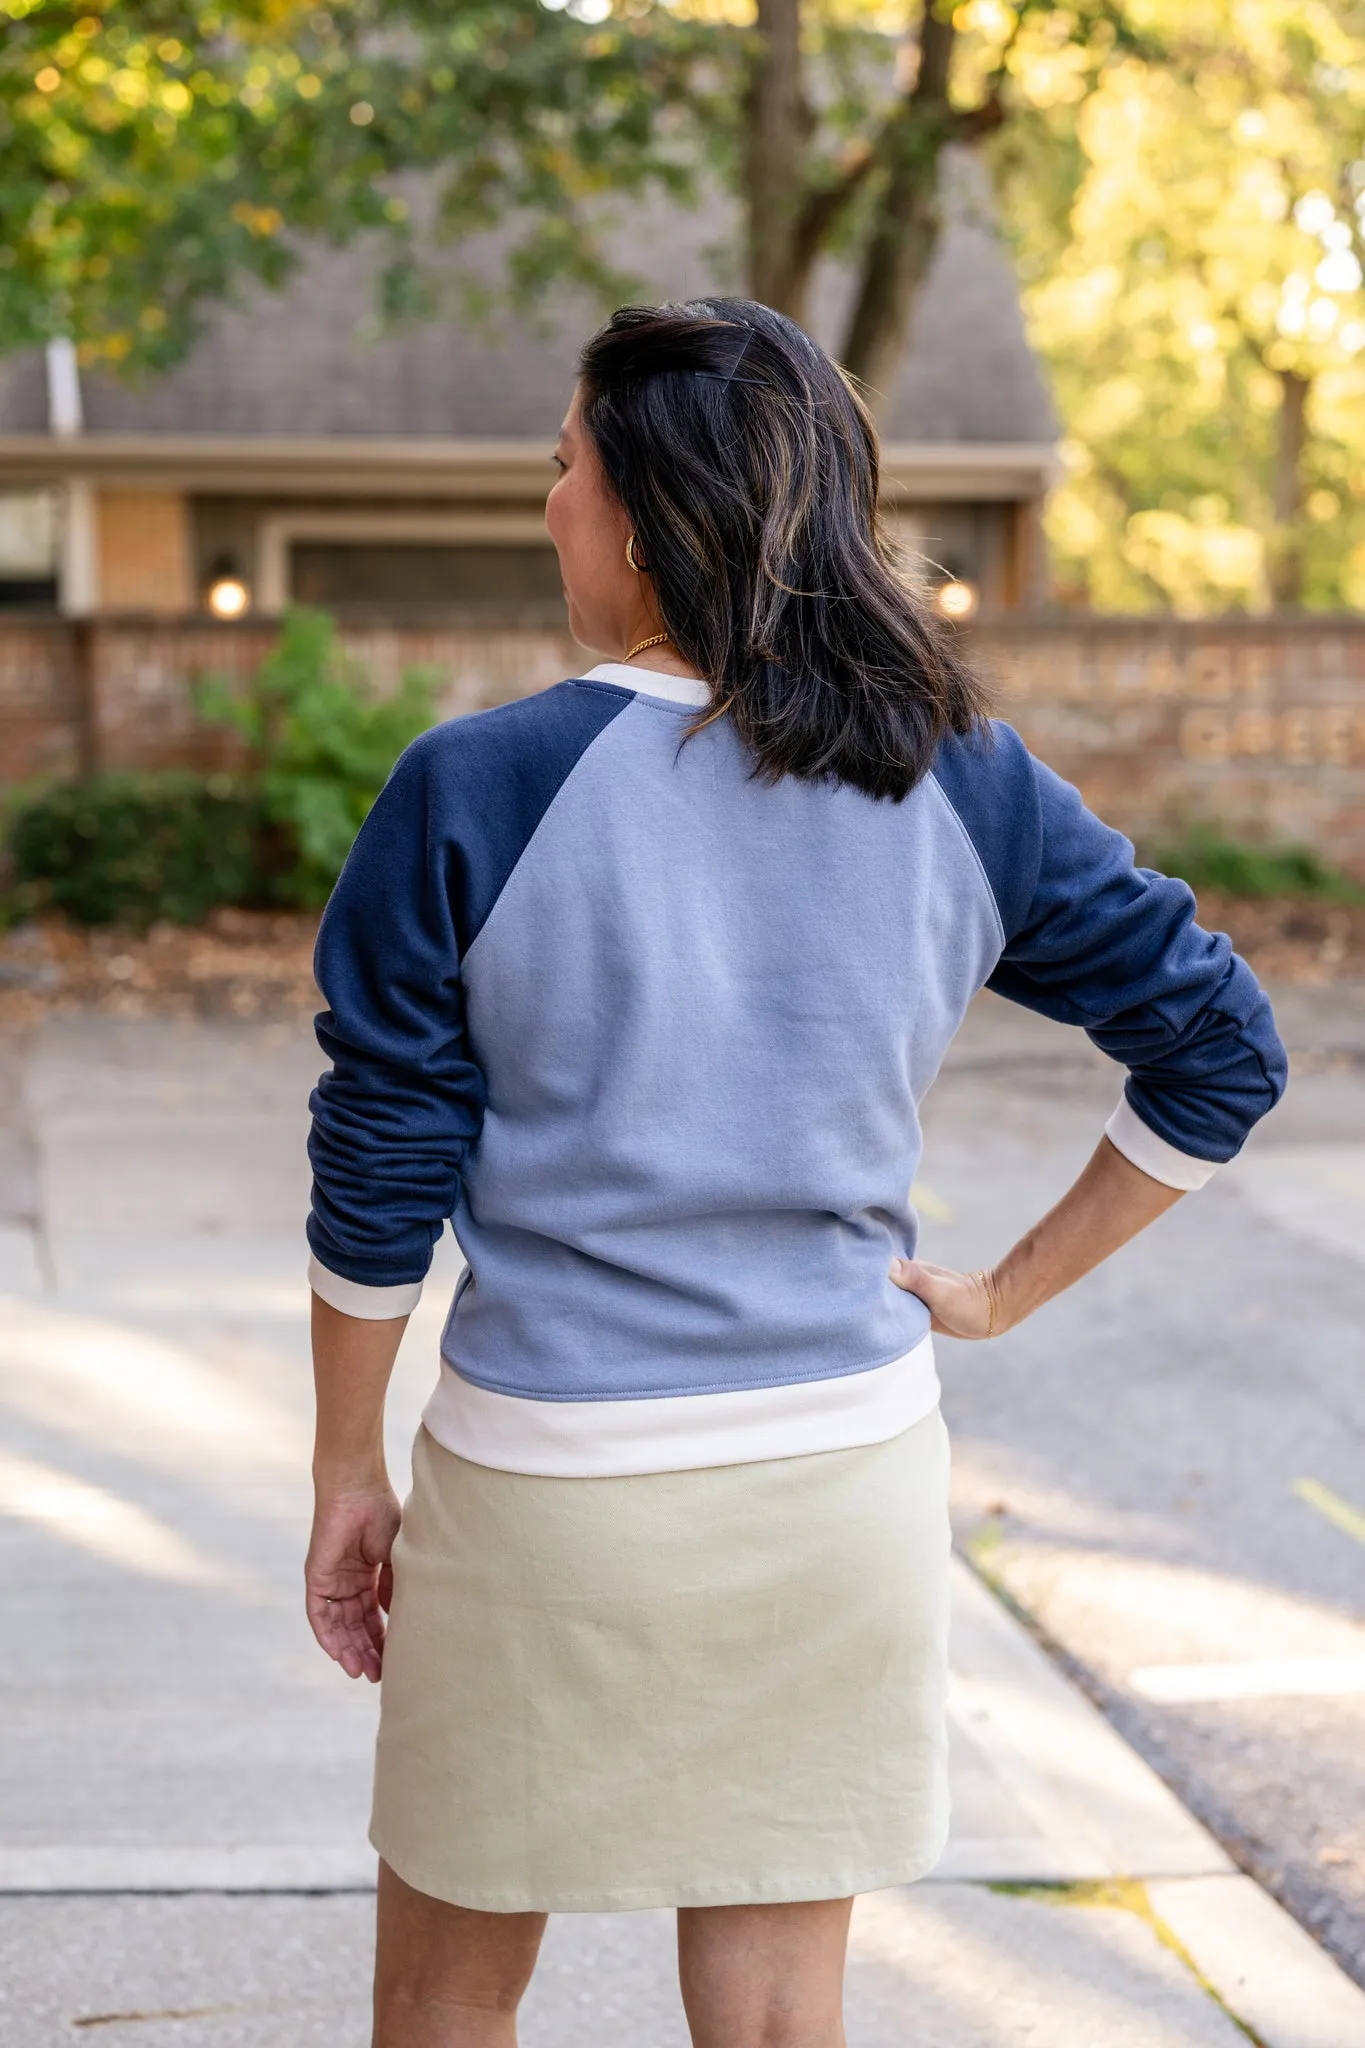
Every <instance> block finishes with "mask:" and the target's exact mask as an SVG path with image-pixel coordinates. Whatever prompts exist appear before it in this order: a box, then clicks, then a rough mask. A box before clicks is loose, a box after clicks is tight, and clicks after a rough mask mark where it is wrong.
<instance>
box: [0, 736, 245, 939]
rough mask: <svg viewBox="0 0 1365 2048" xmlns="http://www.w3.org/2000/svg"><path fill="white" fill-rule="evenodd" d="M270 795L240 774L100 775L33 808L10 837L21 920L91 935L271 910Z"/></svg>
mask: <svg viewBox="0 0 1365 2048" xmlns="http://www.w3.org/2000/svg"><path fill="white" fill-rule="evenodd" d="M263 823H264V817H263V812H262V807H261V800H260V796H259V793H258V792H257V791H256V789H255V788H254V787H253V786H252V785H251V784H250V783H249V782H247V781H245V780H243V779H242V778H241V777H238V776H231V775H194V774H190V773H187V772H173V773H168V774H161V775H130V774H108V775H100V776H96V777H94V778H92V779H91V780H89V781H87V782H82V783H61V784H58V785H56V786H55V787H53V788H51V789H48V790H46V791H45V792H44V793H43V794H42V795H40V796H36V797H31V798H30V799H29V801H28V802H27V803H25V804H24V805H23V806H22V808H21V809H20V810H19V811H18V813H17V815H16V816H15V817H14V819H13V821H12V823H11V826H10V832H9V846H8V852H9V861H10V865H11V868H12V871H13V884H12V891H11V894H12V906H11V907H12V909H13V910H14V911H17V912H19V913H21V914H23V913H32V912H33V911H37V910H43V909H55V910H61V911H65V913H66V914H67V916H68V917H72V918H74V919H75V920H76V921H77V922H78V923H80V924H129V925H134V926H137V927H141V928H145V927H146V926H147V925H149V924H153V923H155V922H156V920H157V919H159V918H167V919H169V920H170V921H171V922H173V923H175V924H198V923H199V922H200V921H201V920H202V919H203V918H204V917H206V916H207V914H208V912H209V911H210V910H212V909H214V908H215V907H216V906H217V905H218V904H221V903H252V902H259V901H260V900H261V898H262V896H263V894H264V892H265V890H266V888H267V887H268V883H267V879H266V877H265V875H264V873H263V870H262V863H261V854H262V825H263Z"/></svg>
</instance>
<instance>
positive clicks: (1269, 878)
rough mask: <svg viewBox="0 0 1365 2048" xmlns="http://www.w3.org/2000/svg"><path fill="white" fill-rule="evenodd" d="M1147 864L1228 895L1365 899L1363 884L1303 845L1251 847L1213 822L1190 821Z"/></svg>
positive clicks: (1341, 899)
mask: <svg viewBox="0 0 1365 2048" xmlns="http://www.w3.org/2000/svg"><path fill="white" fill-rule="evenodd" d="M1151 865H1152V866H1153V867H1155V868H1160V870H1161V871H1162V873H1163V874H1167V875H1178V876H1179V877H1180V879H1181V880H1182V881H1184V882H1188V883H1189V885H1190V887H1191V888H1192V889H1218V890H1221V891H1222V892H1223V894H1224V895H1226V896H1244V897H1254V898H1264V897H1269V896H1316V897H1318V898H1327V899H1329V900H1331V901H1334V902H1338V903H1361V902H1365V888H1363V887H1362V886H1361V884H1360V883H1359V882H1353V881H1352V880H1351V877H1350V876H1349V875H1345V874H1343V873H1342V872H1341V870H1340V869H1339V868H1334V867H1332V866H1330V865H1329V863H1328V862H1326V861H1325V860H1322V859H1321V858H1320V857H1319V856H1318V855H1317V854H1316V853H1314V852H1313V851H1312V849H1311V848H1310V847H1307V846H1250V845H1248V844H1247V843H1246V842H1245V841H1243V840H1240V839H1227V838H1224V837H1223V835H1222V834H1221V833H1220V832H1219V831H1218V830H1217V829H1216V828H1215V827H1214V826H1211V825H1195V826H1192V827H1191V828H1190V829H1189V830H1188V831H1187V832H1185V833H1184V834H1183V835H1182V837H1181V838H1180V839H1178V840H1175V841H1173V842H1171V843H1170V844H1169V845H1166V846H1160V847H1157V848H1156V849H1155V850H1154V851H1153V853H1152V855H1151Z"/></svg>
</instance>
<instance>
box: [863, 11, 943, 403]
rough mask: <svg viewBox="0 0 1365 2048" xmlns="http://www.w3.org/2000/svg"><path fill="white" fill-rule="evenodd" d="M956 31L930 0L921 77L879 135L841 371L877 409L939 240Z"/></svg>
mask: <svg viewBox="0 0 1365 2048" xmlns="http://www.w3.org/2000/svg"><path fill="white" fill-rule="evenodd" d="M956 35H957V31H956V29H955V28H954V26H953V22H952V17H951V15H950V14H943V13H940V12H939V11H938V7H937V6H936V5H935V4H934V0H930V4H929V5H927V6H926V8H925V13H924V20H923V23H922V24H921V27H920V53H919V72H918V75H917V76H916V79H915V83H914V85H913V86H912V87H911V89H910V91H909V92H908V93H907V94H906V96H905V100H904V103H903V106H902V108H901V111H900V113H899V115H898V116H896V117H895V118H893V120H892V121H891V122H889V123H888V126H887V130H886V134H885V136H884V138H883V144H882V158H883V165H884V182H883V185H882V191H881V195H880V199H879V202H878V205H877V210H876V214H875V217H874V219H873V223H872V229H871V232H870V234H869V236H868V240H867V244H866V246H865V248H864V251H863V266H862V276H861V279H860V282H859V288H858V295H857V298H856V300H855V302H854V307H853V312H852V315H851V317H850V320H849V325H848V333H847V336H846V338H845V342H844V347H843V351H842V360H843V364H844V367H845V369H847V370H849V371H850V372H851V373H852V375H853V376H855V377H857V378H859V379H860V380H861V382H862V383H863V384H864V385H865V386H866V392H867V398H868V402H869V404H870V405H871V407H872V409H873V411H874V413H875V412H879V411H882V410H884V409H885V407H886V404H887V401H888V399H889V397H890V387H891V382H892V379H893V377H894V374H895V371H896V367H897V364H898V363H899V360H900V354H901V350H902V349H903V347H904V345H905V335H906V330H907V328H908V327H909V324H910V313H911V309H912V307H913V305H914V298H915V292H916V290H917V289H918V287H919V285H920V284H921V283H922V281H923V278H924V274H925V272H926V271H927V270H928V268H929V264H930V260H931V259H932V257H933V253H934V250H935V247H936V246H937V243H938V236H939V229H940V226H941V224H942V223H941V214H940V210H939V197H938V183H939V160H940V158H941V156H942V154H943V151H944V148H945V147H946V145H947V143H948V142H949V140H950V139H951V136H952V134H953V116H952V111H951V109H950V108H949V105H948V74H949V71H950V69H951V66H952V61H953V48H954V43H955V41H956Z"/></svg>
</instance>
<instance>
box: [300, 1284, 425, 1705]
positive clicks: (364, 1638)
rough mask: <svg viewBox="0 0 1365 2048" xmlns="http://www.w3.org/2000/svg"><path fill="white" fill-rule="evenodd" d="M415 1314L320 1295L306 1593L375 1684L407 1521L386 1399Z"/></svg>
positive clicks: (343, 1650) (315, 1613) (335, 1653)
mask: <svg viewBox="0 0 1365 2048" xmlns="http://www.w3.org/2000/svg"><path fill="white" fill-rule="evenodd" d="M407 1321H408V1319H407V1317H406V1316H392V1317H386V1318H385V1319H384V1320H383V1321H382V1322H380V1321H374V1320H368V1321H367V1320H365V1319H363V1318H361V1317H359V1316H348V1315H345V1314H343V1312H342V1311H341V1310H340V1309H336V1308H333V1307H332V1306H331V1304H330V1303H329V1302H326V1301H323V1300H322V1298H321V1297H320V1296H319V1295H316V1294H315V1295H314V1296H313V1385H314V1388H315V1390H316V1395H317V1434H316V1440H315V1445H314V1451H313V1500H314V1505H313V1532H312V1535H311V1537H310V1539H309V1544H308V1558H307V1562H306V1563H305V1565H304V1596H305V1600H306V1603H307V1609H308V1621H309V1625H310V1626H311V1628H312V1631H313V1634H314V1635H315V1636H316V1637H317V1639H318V1641H319V1643H320V1644H321V1645H322V1647H323V1649H324V1650H325V1651H326V1652H327V1655H328V1656H329V1657H331V1658H333V1659H334V1660H335V1661H336V1662H337V1663H338V1664H340V1666H341V1668H342V1670H343V1671H344V1672H345V1673H346V1675H347V1676H348V1677H349V1678H368V1679H369V1680H370V1681H371V1683H373V1682H374V1681H375V1680H377V1679H378V1677H379V1674H380V1669H381V1666H382V1663H383V1656H384V1615H385V1614H386V1613H387V1612H388V1607H389V1597H390V1594H391V1592H392V1587H393V1572H392V1569H391V1566H390V1561H389V1560H390V1556H391V1553H392V1550H393V1539H394V1537H395V1536H396V1535H397V1534H398V1526H399V1522H400V1520H401V1510H400V1509H399V1506H398V1500H397V1496H396V1495H395V1493H394V1490H393V1488H392V1486H391V1485H390V1484H389V1474H388V1468H387V1466H386V1465H385V1462H384V1397H385V1395H386V1393H387V1392H388V1385H389V1376H390V1374H391V1373H392V1371H393V1362H394V1360H395V1358H396V1357H397V1356H398V1346H399V1343H400V1342H401V1340H402V1336H403V1332H404V1330H405V1329H406V1328H407Z"/></svg>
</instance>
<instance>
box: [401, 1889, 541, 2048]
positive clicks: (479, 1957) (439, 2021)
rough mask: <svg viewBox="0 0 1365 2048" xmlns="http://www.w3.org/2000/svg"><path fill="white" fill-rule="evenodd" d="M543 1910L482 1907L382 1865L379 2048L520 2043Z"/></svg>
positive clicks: (505, 2047) (500, 2047)
mask: <svg viewBox="0 0 1365 2048" xmlns="http://www.w3.org/2000/svg"><path fill="white" fill-rule="evenodd" d="M544 1932H545V1915H544V1914H543V1913H475V1912H473V1911H471V1910H470V1909H469V1908H468V1907H466V1906H448V1905H446V1904H445V1902H444V1900H442V1899H429V1898H427V1896H426V1894H425V1893H424V1892H417V1891H414V1890H413V1888H412V1886H411V1885H409V1884H404V1882H403V1880H402V1878H401V1877H399V1876H398V1874H397V1872H396V1871H393V1870H390V1868H389V1866H388V1864H387V1863H384V1862H381V1863H380V1865H379V1930H378V1945H377V1949H376V1954H375V1969H374V2042H373V2048H516V2039H517V2007H518V2005H520V2003H521V1996H522V1993H523V1992H524V1991H525V1989H526V1987H527V1985H528V1984H529V1983H530V1981H531V1972H532V1970H534V1968H535V1966H536V1956H537V1954H538V1953H539V1950H540V1939H541V1936H542V1935H543V1934H544Z"/></svg>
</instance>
